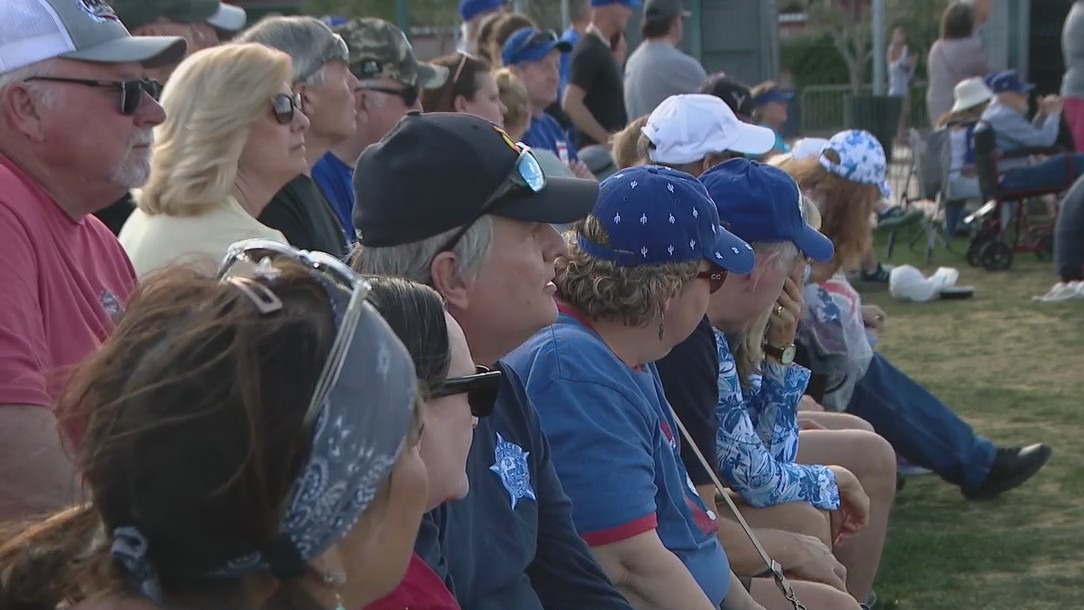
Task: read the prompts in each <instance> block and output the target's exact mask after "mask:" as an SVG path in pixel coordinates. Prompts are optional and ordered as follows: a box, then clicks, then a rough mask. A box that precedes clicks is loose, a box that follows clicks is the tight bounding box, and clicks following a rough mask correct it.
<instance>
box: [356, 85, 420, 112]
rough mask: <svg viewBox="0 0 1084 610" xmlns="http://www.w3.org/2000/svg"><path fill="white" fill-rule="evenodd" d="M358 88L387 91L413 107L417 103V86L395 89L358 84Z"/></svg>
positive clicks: (379, 91)
mask: <svg viewBox="0 0 1084 610" xmlns="http://www.w3.org/2000/svg"><path fill="white" fill-rule="evenodd" d="M358 89H364V90H366V91H376V92H378V93H387V94H388V95H394V96H396V97H399V98H402V100H403V104H405V105H407V106H409V107H413V106H414V104H417V103H418V88H417V87H406V88H404V89H395V88H392V87H378V86H376V85H358Z"/></svg>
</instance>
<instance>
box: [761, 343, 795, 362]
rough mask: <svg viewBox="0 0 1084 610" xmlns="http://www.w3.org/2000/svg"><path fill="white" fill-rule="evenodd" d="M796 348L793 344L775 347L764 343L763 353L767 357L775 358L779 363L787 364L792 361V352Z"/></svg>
mask: <svg viewBox="0 0 1084 610" xmlns="http://www.w3.org/2000/svg"><path fill="white" fill-rule="evenodd" d="M796 351H797V350H796V349H795V348H794V344H793V343H791V344H790V345H784V346H783V347H776V346H774V345H767V344H765V345H764V354H765V355H766V356H768V357H769V358H775V359H776V360H778V361H779V363H780V364H784V365H789V364H792V363H793V362H794V354H795V352H796Z"/></svg>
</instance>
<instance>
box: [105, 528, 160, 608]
mask: <svg viewBox="0 0 1084 610" xmlns="http://www.w3.org/2000/svg"><path fill="white" fill-rule="evenodd" d="M148 546H149V545H148V544H147V539H146V538H145V537H144V536H143V532H141V531H139V528H138V527H135V526H124V527H118V528H116V529H114V530H113V544H112V546H111V547H110V550H109V551H110V554H111V555H113V558H114V559H115V560H117V562H118V563H120V565H121V566H122V567H123V568H124V571H125V572H127V574H128V578H129V579H130V580H131V582H132V583H133V584H134V585H135V586H136V588H137V589H138V590H139V592H140V593H142V594H143V595H145V596H146V597H147V598H149V599H150V600H151V601H153V602H160V601H162V586H161V584H160V583H159V582H158V572H157V571H156V570H155V569H154V566H153V565H151V561H150V557H149V556H148V554H147V550H148Z"/></svg>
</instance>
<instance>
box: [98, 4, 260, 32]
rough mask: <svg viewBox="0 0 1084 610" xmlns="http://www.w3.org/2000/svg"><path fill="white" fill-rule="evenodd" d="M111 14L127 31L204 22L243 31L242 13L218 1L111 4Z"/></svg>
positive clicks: (241, 9)
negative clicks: (160, 24)
mask: <svg viewBox="0 0 1084 610" xmlns="http://www.w3.org/2000/svg"><path fill="white" fill-rule="evenodd" d="M112 4H113V10H115V11H116V12H117V17H120V20H121V22H122V23H124V25H125V27H127V28H128V29H129V30H134V29H136V28H138V27H141V26H144V25H147V24H150V23H154V22H155V21H158V20H159V19H165V20H166V21H174V22H177V23H199V22H201V21H205V22H207V23H209V24H211V25H212V26H214V27H216V28H219V29H222V30H227V31H230V32H239V31H241V30H242V29H244V27H245V22H246V21H247V20H248V16H247V15H246V14H245V9H243V8H240V7H236V6H232V5H229V4H225V3H223V2H220V0H112Z"/></svg>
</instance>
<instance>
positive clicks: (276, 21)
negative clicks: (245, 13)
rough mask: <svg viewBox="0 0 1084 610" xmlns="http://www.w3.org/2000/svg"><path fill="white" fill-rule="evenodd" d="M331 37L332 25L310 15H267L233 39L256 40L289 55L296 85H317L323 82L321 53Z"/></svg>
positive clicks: (330, 41) (323, 52)
mask: <svg viewBox="0 0 1084 610" xmlns="http://www.w3.org/2000/svg"><path fill="white" fill-rule="evenodd" d="M334 36H335V33H334V32H332V31H331V28H329V27H328V26H327V25H326V24H325V23H324V22H322V21H320V20H319V19H316V18H313V17H303V16H292V17H268V18H267V19H263V20H261V21H260V22H259V23H257V24H256V25H254V26H252V27H251V28H249V29H247V30H245V32H244V33H242V34H241V35H240V36H238V37H237V38H235V39H234V41H235V42H255V43H259V44H262V45H265V46H268V47H271V48H273V49H278V50H279V51H282V52H283V53H285V54H287V55H289V56H290V62H291V63H292V64H293V76H292V80H293V82H294V83H295V84H297V83H302V82H303V83H304V84H307V85H313V86H320V85H321V84H323V82H324V65H323V62H324V60H325V57H324V54H325V52H326V51H327V48H328V45H330V44H331V43H332V40H333V38H334ZM302 77H305V78H304V79H302Z"/></svg>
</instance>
